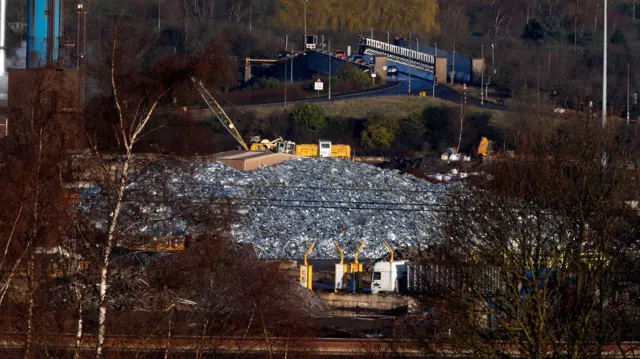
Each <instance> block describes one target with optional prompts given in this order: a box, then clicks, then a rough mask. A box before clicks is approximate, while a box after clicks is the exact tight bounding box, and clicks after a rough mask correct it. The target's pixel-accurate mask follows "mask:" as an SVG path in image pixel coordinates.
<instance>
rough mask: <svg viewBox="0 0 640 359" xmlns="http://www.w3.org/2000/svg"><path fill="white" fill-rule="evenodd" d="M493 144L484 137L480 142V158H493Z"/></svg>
mask: <svg viewBox="0 0 640 359" xmlns="http://www.w3.org/2000/svg"><path fill="white" fill-rule="evenodd" d="M493 154H494V151H493V142H492V141H489V139H488V138H486V137H482V139H481V140H480V144H479V145H478V156H480V157H491V156H493Z"/></svg>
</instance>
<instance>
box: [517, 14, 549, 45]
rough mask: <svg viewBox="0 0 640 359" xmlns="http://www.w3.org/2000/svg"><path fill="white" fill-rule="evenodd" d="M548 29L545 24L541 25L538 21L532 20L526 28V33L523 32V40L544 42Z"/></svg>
mask: <svg viewBox="0 0 640 359" xmlns="http://www.w3.org/2000/svg"><path fill="white" fill-rule="evenodd" d="M546 30H547V29H546V28H545V26H544V25H543V24H541V23H540V22H539V21H538V20H536V19H531V20H529V22H528V23H527V24H526V25H525V26H524V31H523V32H522V36H521V37H522V38H523V39H527V40H534V41H539V40H543V39H544V37H545V32H546Z"/></svg>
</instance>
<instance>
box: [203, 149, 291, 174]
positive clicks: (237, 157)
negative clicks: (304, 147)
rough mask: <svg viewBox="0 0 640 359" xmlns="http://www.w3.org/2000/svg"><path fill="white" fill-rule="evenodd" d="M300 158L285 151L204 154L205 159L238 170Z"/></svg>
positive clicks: (249, 169)
mask: <svg viewBox="0 0 640 359" xmlns="http://www.w3.org/2000/svg"><path fill="white" fill-rule="evenodd" d="M294 158H300V157H299V156H294V155H289V154H286V153H274V152H256V151H227V152H220V153H216V154H214V155H211V156H206V159H207V160H213V161H219V162H222V163H224V164H226V165H227V166H229V167H233V168H235V169H237V170H240V171H251V170H254V169H256V168H260V167H263V166H273V165H277V164H279V163H282V162H284V161H287V160H290V159H294Z"/></svg>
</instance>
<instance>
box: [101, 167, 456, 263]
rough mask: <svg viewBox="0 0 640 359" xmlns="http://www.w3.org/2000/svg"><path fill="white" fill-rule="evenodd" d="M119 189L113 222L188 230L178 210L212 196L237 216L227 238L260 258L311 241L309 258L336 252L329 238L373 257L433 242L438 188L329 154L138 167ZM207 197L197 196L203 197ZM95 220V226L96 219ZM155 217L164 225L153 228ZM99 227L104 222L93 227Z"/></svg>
mask: <svg viewBox="0 0 640 359" xmlns="http://www.w3.org/2000/svg"><path fill="white" fill-rule="evenodd" d="M132 179H133V180H132V183H131V184H130V185H129V186H128V187H127V190H128V193H130V197H129V198H136V196H139V195H141V194H144V196H145V197H149V198H154V199H155V200H154V201H144V202H137V201H134V200H132V201H128V202H126V203H125V215H124V216H123V219H122V221H123V222H129V221H135V220H136V219H137V220H138V221H139V218H140V217H141V216H144V217H145V218H147V219H149V220H152V221H153V220H157V221H158V222H157V223H155V224H153V225H144V224H143V225H139V226H138V228H137V230H138V231H139V232H141V233H146V234H153V233H158V232H162V233H166V232H167V231H169V232H178V233H183V232H184V233H186V234H193V233H195V232H197V231H198V228H197V227H196V226H193V225H191V224H190V223H189V222H188V221H187V220H183V219H181V218H188V216H185V211H189V210H190V209H191V208H193V206H192V205H191V206H190V205H189V204H188V203H189V202H193V201H200V202H202V201H209V202H210V203H212V204H211V206H215V205H216V204H215V203H218V202H219V201H220V199H221V198H228V199H231V200H232V201H233V203H234V204H235V205H234V207H233V208H234V210H235V211H236V212H237V213H238V217H237V219H236V222H235V223H234V224H233V236H234V238H235V239H236V240H237V241H239V242H247V243H252V244H253V245H254V246H255V248H256V251H257V253H258V255H259V256H261V257H263V258H302V257H303V256H304V253H305V251H306V249H307V247H308V246H309V245H310V244H311V243H312V242H313V241H315V242H316V248H315V249H314V251H313V252H312V254H311V256H310V257H311V258H321V259H325V258H336V257H338V253H337V251H336V249H335V248H334V246H333V241H337V242H338V243H339V244H340V246H341V247H342V250H343V251H344V252H345V256H346V257H352V256H353V253H354V252H355V250H356V249H357V248H358V246H359V245H360V243H361V242H362V241H363V240H366V241H367V244H366V246H365V247H364V251H363V252H362V253H361V255H360V256H361V258H379V257H381V256H382V255H384V254H385V253H386V252H387V250H386V248H385V247H384V245H383V243H382V242H383V240H387V241H388V242H389V243H390V244H391V245H392V246H393V247H396V248H400V247H405V246H409V245H417V246H425V245H427V244H429V243H431V242H433V241H435V240H437V238H438V233H439V225H438V218H437V216H438V214H439V210H441V209H442V208H441V207H440V205H442V204H443V202H444V196H445V191H446V189H447V185H438V184H433V183H429V182H427V181H424V180H422V179H418V178H416V177H414V176H411V175H406V174H401V173H400V172H398V171H396V170H386V169H380V168H377V167H375V166H371V165H367V164H363V163H356V162H350V161H344V160H337V159H296V160H289V161H286V162H284V163H282V164H280V165H276V166H268V167H263V168H260V169H256V170H253V171H250V172H245V171H238V170H235V169H233V168H231V167H228V166H226V165H224V164H222V163H218V162H212V163H195V162H178V163H175V162H171V163H165V162H161V161H160V162H156V163H153V164H151V165H147V166H145V169H144V170H138V171H137V172H136V173H135V174H134V175H133V176H132ZM205 203H207V202H205ZM102 223H104V222H102ZM159 223H164V224H162V225H161V224H159ZM103 225H104V224H103Z"/></svg>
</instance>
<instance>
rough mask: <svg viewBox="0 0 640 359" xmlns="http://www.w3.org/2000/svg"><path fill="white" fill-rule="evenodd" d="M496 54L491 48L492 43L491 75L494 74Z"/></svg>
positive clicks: (493, 48)
mask: <svg viewBox="0 0 640 359" xmlns="http://www.w3.org/2000/svg"><path fill="white" fill-rule="evenodd" d="M495 61H496V53H495V47H494V46H493V42H492V43H491V67H493V74H494V75H495V73H496V62H495Z"/></svg>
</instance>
